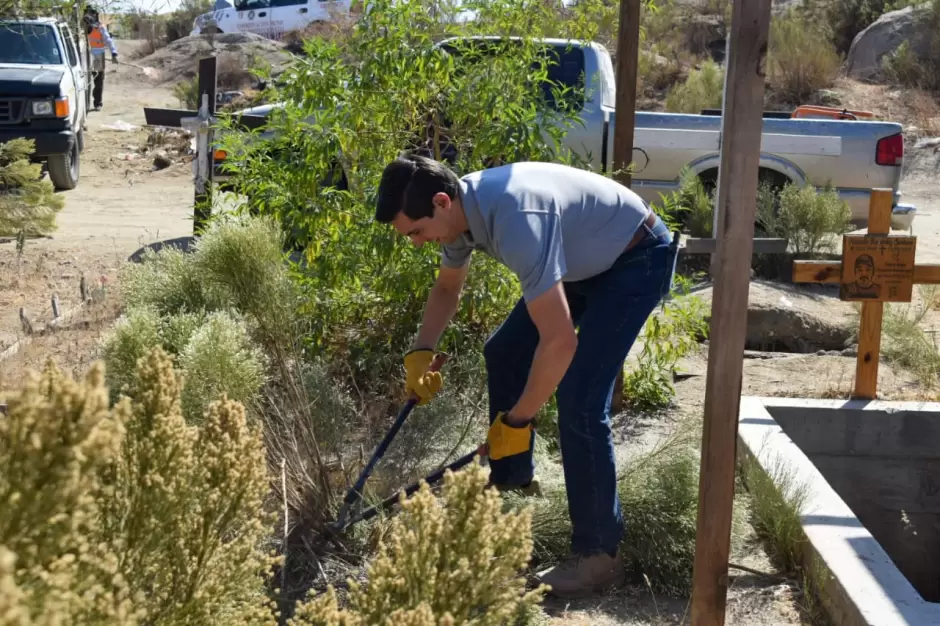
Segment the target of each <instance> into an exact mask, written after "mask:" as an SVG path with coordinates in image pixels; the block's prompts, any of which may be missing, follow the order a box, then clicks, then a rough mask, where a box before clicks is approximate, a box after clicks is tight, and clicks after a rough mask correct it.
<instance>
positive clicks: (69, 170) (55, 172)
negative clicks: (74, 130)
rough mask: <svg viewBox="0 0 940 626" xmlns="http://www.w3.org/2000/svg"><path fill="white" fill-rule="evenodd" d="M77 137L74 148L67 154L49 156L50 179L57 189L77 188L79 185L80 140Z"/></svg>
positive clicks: (73, 144)
mask: <svg viewBox="0 0 940 626" xmlns="http://www.w3.org/2000/svg"><path fill="white" fill-rule="evenodd" d="M79 141H80V139H79V138H78V137H76V138H75V141H73V142H72V148H71V150H69V151H68V153H66V154H54V155H52V156H50V157H49V159H48V161H47V165H48V166H49V179H50V180H51V181H52V184H53V185H54V186H55V188H56V191H64V190H68V189H75V187H76V186H77V185H78V172H79V165H78V155H79V147H78V142H79Z"/></svg>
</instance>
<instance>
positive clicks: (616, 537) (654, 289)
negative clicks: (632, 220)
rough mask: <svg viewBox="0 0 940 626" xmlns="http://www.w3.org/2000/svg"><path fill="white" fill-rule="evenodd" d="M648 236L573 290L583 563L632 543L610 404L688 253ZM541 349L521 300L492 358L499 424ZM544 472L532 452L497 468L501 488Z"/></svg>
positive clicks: (575, 502)
mask: <svg viewBox="0 0 940 626" xmlns="http://www.w3.org/2000/svg"><path fill="white" fill-rule="evenodd" d="M640 228H641V229H645V237H644V238H643V239H642V240H640V241H639V242H638V243H637V244H636V245H635V246H634V247H632V248H631V249H629V250H627V251H626V252H624V253H623V254H622V255H620V257H619V258H618V259H617V260H616V261H615V262H614V264H613V266H612V267H610V268H609V269H608V270H606V271H605V272H603V273H601V274H598V275H597V276H593V277H591V278H588V279H585V280H581V281H576V282H567V283H564V289H565V295H566V298H567V300H568V306H569V308H570V310H571V316H572V318H573V320H574V323H575V326H576V327H577V329H578V347H577V350H576V351H575V354H574V358H573V360H572V362H571V365H570V366H569V367H568V370H567V372H566V373H565V375H564V377H563V378H562V380H561V383H560V384H559V386H558V389H557V390H556V399H557V401H558V426H559V431H560V439H561V455H562V463H563V466H564V473H565V486H566V489H567V492H568V513H569V515H570V517H571V524H572V542H571V543H572V550H573V551H574V552H576V553H579V554H585V555H589V554H592V553H598V552H607V553H608V554H611V555H612V554H614V553H615V552H616V550H617V546H618V545H619V544H620V540H621V538H622V536H623V530H624V529H623V516H622V512H621V509H620V499H619V497H618V495H617V472H616V466H615V461H614V445H613V438H612V437H611V431H610V400H611V396H612V394H613V389H614V382H615V380H616V377H617V376H618V375H620V374H622V370H621V363H622V362H623V360H624V359H625V358H626V357H627V354H628V353H629V351H630V348H631V346H632V345H633V342H634V341H635V340H636V338H637V335H638V334H639V332H640V330H641V329H642V327H643V324H644V323H645V322H646V320H647V318H648V317H649V315H650V314H651V313H652V312H653V311H654V310H655V308H656V306H657V305H658V304H659V303H660V301H661V300H662V299H663V297H664V296H665V295H666V294H668V293H669V291H670V289H671V287H672V280H673V275H674V273H675V267H676V255H677V251H678V248H677V244H674V243H673V240H672V237H671V235H670V233H669V229H668V228H667V227H666V226H665V224H663V223H662V221H661V220H659V219H658V218H657V220H656V222H655V224H654V226H653V227H652V228H650V227H648V226H646V225H645V224H644V225H643V226H641V227H640ZM538 341H539V334H538V330H537V329H536V327H535V324H534V323H533V322H532V319H531V318H530V317H529V313H528V310H527V309H526V306H525V302H524V301H523V300H520V301H519V302H517V303H516V305H515V307H514V308H513V310H512V312H511V313H510V314H509V316H508V317H507V318H506V320H505V321H504V322H503V323H502V324H501V325H500V326H499V328H497V329H496V331H495V332H494V333H493V334H492V335H491V336H490V338H489V339H488V340H487V342H486V345H485V346H484V348H483V355H484V357H485V360H486V370H487V381H488V382H487V384H488V388H489V404H490V406H489V413H490V423H492V422H493V420H494V419H496V414H497V413H498V412H499V411H508V410H510V409H511V408H512V407H513V405H514V404H515V403H516V401H517V400H518V399H519V396H520V395H522V391H523V389H524V387H525V384H526V380H527V378H528V375H529V369H530V368H531V366H532V358H533V355H534V353H535V349H536V346H537V345H538ZM534 437H535V435H534V433H533V435H532V438H533V441H534ZM534 471H535V463H534V460H533V458H532V452H531V446H530V451H529V452H528V453H525V454H518V455H514V456H511V457H506V458H503V459H499V460H497V461H492V460H491V461H490V476H491V481H492V482H493V483H494V484H497V485H505V486H521V485H525V484H527V483H528V482H529V481H531V480H532V477H533V474H534Z"/></svg>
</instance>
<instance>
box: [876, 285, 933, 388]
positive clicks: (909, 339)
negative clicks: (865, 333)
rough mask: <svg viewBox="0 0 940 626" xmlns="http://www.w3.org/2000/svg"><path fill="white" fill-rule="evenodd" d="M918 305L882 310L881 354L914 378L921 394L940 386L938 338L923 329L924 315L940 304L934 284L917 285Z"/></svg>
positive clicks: (890, 306) (897, 306) (890, 304)
mask: <svg viewBox="0 0 940 626" xmlns="http://www.w3.org/2000/svg"><path fill="white" fill-rule="evenodd" d="M917 294H918V295H919V300H920V303H919V304H916V305H915V304H895V303H889V304H888V305H887V306H886V307H885V312H884V322H883V326H882V330H883V333H884V335H883V337H884V340H883V341H882V346H881V353H882V354H883V355H884V357H885V358H886V359H888V360H889V361H891V362H893V363H896V364H898V365H900V366H901V367H904V368H906V369H908V370H910V371H911V372H913V373H914V374H915V375H916V376H917V380H918V382H919V383H920V385H921V387H923V389H924V391H927V392H931V391H935V390H936V389H937V388H938V387H940V339H938V338H937V332H936V331H935V330H934V331H931V332H928V331H927V330H925V329H924V327H923V322H924V318H925V316H926V315H927V314H928V313H929V312H930V310H931V309H932V308H936V307H937V305H938V304H940V292H938V290H937V286H936V285H918V286H917Z"/></svg>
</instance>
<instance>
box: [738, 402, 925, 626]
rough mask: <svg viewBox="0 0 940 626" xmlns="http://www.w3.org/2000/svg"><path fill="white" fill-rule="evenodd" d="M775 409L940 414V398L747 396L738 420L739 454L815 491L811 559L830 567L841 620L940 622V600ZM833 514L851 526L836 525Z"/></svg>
mask: <svg viewBox="0 0 940 626" xmlns="http://www.w3.org/2000/svg"><path fill="white" fill-rule="evenodd" d="M768 407H770V408H771V409H773V408H775V407H792V408H800V407H805V408H811V409H833V410H835V409H855V410H864V411H880V412H888V413H893V412H897V411H929V412H940V402H888V401H865V400H803V399H796V398H782V397H780V398H778V397H759V396H742V397H741V404H740V415H739V418H738V443H739V445H740V446H741V447H740V448H739V450H738V452H739V454H741V453H745V454H747V455H749V456H751V457H752V458H754V459H755V460H757V461H758V463H759V464H760V466H761V467H762V468H764V470H765V471H766V470H767V468H768V467H772V464H773V463H774V462H780V461H784V462H785V463H786V465H787V470H788V471H789V472H792V477H793V480H794V481H795V482H796V483H797V484H800V483H803V484H806V485H807V486H808V487H809V494H808V497H807V500H806V505H805V509H804V510H803V512H802V514H801V516H800V518H801V522H802V526H803V532H804V533H805V535H806V538H807V539H808V549H807V554H805V555H804V564H806V565H807V566H809V565H810V563H811V562H812V559H813V558H814V557H815V558H817V559H819V561H820V562H821V564H822V565H824V567H825V568H826V569H827V570H828V572H827V574H828V575H826V576H824V577H823V578H824V580H823V581H819V582H820V584H822V585H823V586H824V590H823V592H822V593H821V594H820V596H821V597H820V600H821V601H822V604H823V605H824V606H825V609H826V611H827V612H828V613H829V616H830V618H831V619H832V620H833V623H835V624H840V625H842V626H850V625H851V626H856V625H859V626H861V625H864V626H900V625H910V626H927V625H928V624H940V603H932V602H927V601H925V600H924V599H923V598H922V597H921V596H920V594H919V593H918V592H917V591H916V590H915V589H914V587H913V586H912V585H911V583H910V582H908V580H907V578H906V577H905V576H904V575H903V574H902V573H901V572H900V570H898V568H897V567H896V566H895V564H894V562H893V561H892V560H891V558H890V557H889V556H888V554H887V552H885V550H884V549H883V548H882V547H881V546H880V545H879V544H878V542H877V541H876V540H875V539H874V537H872V535H871V533H870V532H869V531H868V529H866V528H865V527H864V526H863V525H862V523H861V522H860V521H859V519H858V518H857V517H856V515H855V513H853V512H852V510H851V509H850V508H849V507H848V505H846V503H845V502H844V501H843V499H842V498H841V497H840V496H839V495H838V494H837V493H836V491H835V490H834V489H833V488H832V487H831V486H830V485H829V483H828V482H827V481H826V480H825V479H824V478H823V476H822V474H821V473H820V472H819V470H818V469H817V468H816V466H815V465H814V464H813V462H812V461H811V460H810V459H809V457H807V456H806V454H805V453H804V452H803V451H802V450H801V449H800V447H799V446H797V445H796V443H794V442H793V440H792V439H790V437H789V436H787V434H786V433H785V432H784V431H783V428H781V426H780V424H779V423H777V421H776V420H775V419H774V417H773V416H772V415H771V414H770V412H769V411H768ZM833 519H842V520H844V523H840V524H833V523H832V520H833Z"/></svg>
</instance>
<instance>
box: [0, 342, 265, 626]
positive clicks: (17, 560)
mask: <svg viewBox="0 0 940 626" xmlns="http://www.w3.org/2000/svg"><path fill="white" fill-rule="evenodd" d="M103 370H104V367H103V365H102V364H101V363H97V364H95V365H94V366H93V367H92V369H91V371H90V372H89V374H88V375H87V377H86V378H85V380H84V381H83V382H81V383H77V382H74V381H72V380H70V379H68V378H66V377H64V376H63V375H62V374H61V373H60V372H59V370H58V369H57V368H56V367H55V366H54V365H53V364H51V363H50V364H49V365H48V366H47V367H46V369H45V371H44V372H43V374H42V376H41V377H35V376H34V377H32V378H31V379H30V381H29V382H28V383H27V385H26V387H25V389H24V390H23V391H22V393H21V394H20V395H19V396H17V397H16V398H15V399H12V400H11V402H10V405H9V414H8V415H7V416H6V418H4V419H2V420H0V464H2V466H3V468H4V471H2V472H0V502H2V507H0V586H3V587H5V590H6V591H8V592H9V593H4V594H3V600H0V609H2V610H0V621H2V623H4V624H7V623H11V624H28V623H33V624H60V623H66V624H88V623H101V624H111V623H114V624H154V623H167V624H193V625H196V624H208V623H213V624H273V623H274V617H273V612H272V611H271V609H270V607H269V603H268V602H267V600H266V596H265V587H264V584H265V581H266V577H267V575H268V572H269V570H270V569H271V567H272V566H273V565H274V563H275V560H274V559H273V558H272V557H270V556H269V555H267V554H265V553H264V551H263V548H262V546H263V543H264V540H265V537H266V534H267V531H268V528H269V526H270V524H271V519H270V517H269V516H268V515H267V514H266V513H265V512H264V510H263V501H264V498H265V496H266V494H267V487H268V477H267V474H266V472H265V465H264V448H263V444H262V441H261V437H260V433H259V432H257V430H256V429H253V428H251V427H250V426H249V425H248V424H247V422H246V419H245V413H244V409H243V408H242V406H241V405H240V404H238V403H236V402H233V401H231V400H228V399H227V398H225V397H222V398H221V399H220V400H218V401H216V402H213V403H212V404H211V405H210V408H209V411H208V413H207V415H206V418H205V422H204V424H203V425H202V426H201V427H194V426H188V425H187V424H186V421H185V419H184V418H183V416H182V414H181V412H180V396H181V384H180V376H179V374H178V373H177V372H175V371H174V369H173V366H172V362H171V360H170V358H169V356H168V355H167V354H166V353H165V352H163V351H162V350H161V349H160V348H155V349H153V350H151V351H150V352H149V353H148V354H147V356H146V357H145V358H143V359H141V361H140V362H139V363H138V365H137V368H136V376H135V378H134V380H133V383H132V384H131V385H130V387H129V389H128V392H129V395H128V396H125V397H122V398H121V400H120V401H119V402H118V403H117V404H116V405H114V407H113V408H109V404H108V391H107V389H106V387H105V385H104V371H103Z"/></svg>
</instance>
